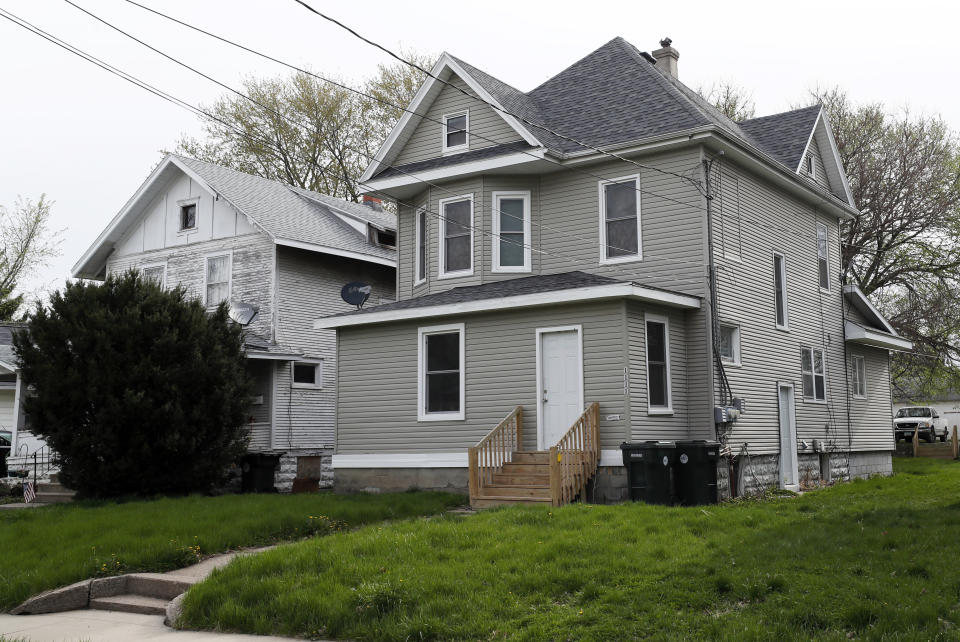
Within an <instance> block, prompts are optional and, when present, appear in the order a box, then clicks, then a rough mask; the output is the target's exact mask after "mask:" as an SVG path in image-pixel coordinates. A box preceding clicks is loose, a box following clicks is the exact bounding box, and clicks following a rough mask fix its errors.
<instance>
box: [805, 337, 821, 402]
mask: <svg viewBox="0 0 960 642" xmlns="http://www.w3.org/2000/svg"><path fill="white" fill-rule="evenodd" d="M800 369H801V371H802V373H803V397H804V399H811V400H813V401H826V400H827V375H826V370H825V366H824V362H823V350H819V349H817V348H800Z"/></svg>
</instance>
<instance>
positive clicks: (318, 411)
mask: <svg viewBox="0 0 960 642" xmlns="http://www.w3.org/2000/svg"><path fill="white" fill-rule="evenodd" d="M393 274H394V273H393V269H391V268H388V267H386V266H380V265H373V264H369V263H365V262H363V261H357V260H354V259H346V258H340V257H331V256H328V255H324V254H319V253H316V252H309V251H307V250H300V249H294V248H287V247H279V248H277V326H276V328H277V329H276V331H277V341H278V342H279V343H280V345H282V346H283V347H284V348H287V349H290V350H294V351H296V352H300V353H303V355H304V359H306V360H318V359H319V360H321V361H322V365H321V368H320V374H321V386H320V387H319V388H317V389H314V388H294V387H292V385H291V383H292V374H293V364H292V362H278V363H277V365H276V404H275V410H274V430H273V439H272V443H271V445H272V447H273V448H274V449H279V450H283V449H288V448H320V447H332V446H333V445H334V441H335V437H334V435H335V430H336V416H335V413H336V394H337V393H336V390H337V388H336V386H337V380H336V372H337V362H336V359H337V354H336V332H335V331H334V330H315V329H314V328H313V322H314V321H315V320H316V319H318V318H320V317H324V316H329V315H331V314H338V313H341V312H349V311H350V310H352V309H353V306H351V305H349V304H347V303H346V302H344V301H343V299H341V298H340V289H341V288H342V287H343V286H344V285H345V284H347V283H349V282H352V281H363V282H366V283H369V284H370V285H372V286H373V291H372V293H371V295H370V299H368V304H369V305H377V304H379V303H386V302H390V301H393V299H394V278H393Z"/></svg>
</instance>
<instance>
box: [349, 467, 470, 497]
mask: <svg viewBox="0 0 960 642" xmlns="http://www.w3.org/2000/svg"><path fill="white" fill-rule="evenodd" d="M335 475H336V484H334V487H333V489H334V491H335V492H338V493H396V492H403V491H407V490H412V489H417V490H438V491H445V492H448V493H463V494H467V493H468V492H469V483H470V482H469V474H468V471H467V469H466V468H339V469H337V470H336V472H335Z"/></svg>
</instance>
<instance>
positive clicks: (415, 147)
mask: <svg viewBox="0 0 960 642" xmlns="http://www.w3.org/2000/svg"><path fill="white" fill-rule="evenodd" d="M448 82H449V83H450V84H451V85H453V86H454V87H457V88H459V89H462V90H464V91H466V92H467V93H468V94H470V96H464V95H463V94H462V93H460V92H459V91H457V90H456V89H453V88H452V87H446V86H444V87H443V88H442V89H441V90H440V93H439V94H438V95H437V98H436V99H435V100H434V102H433V103H432V104H431V105H430V108H429V109H428V110H427V112H426V115H427V117H428V118H424V119H422V120H421V121H420V124H419V125H417V127H416V128H415V129H414V131H413V133H412V134H411V135H410V138H409V139H408V140H407V142H406V144H405V145H404V146H403V149H401V150H400V152H399V153H398V154H397V156H396V158H395V159H394V160H393V161H392V163H391V164H393V165H406V164H407V163H415V162H418V161H422V160H427V159H430V158H437V157H439V156H441V155H443V126H442V125H441V124H440V123H441V122H443V116H444V114H454V113H457V112H462V111H464V110H469V112H470V116H469V125H468V127H469V129H468V134H469V136H468V139H469V140H468V142H469V149H470V150H471V151H472V150H476V149H483V148H485V147H492V146H494V145H502V144H505V143H512V142H516V141H518V140H522V139H521V137H520V135H519V134H517V132H515V131H514V130H513V128H512V127H510V125H508V124H507V123H506V121H505V120H503V118H502V117H501V116H500V115H499V114H498V113H497V112H496V111H494V110H493V109H492V108H491V107H490V106H488V105H486V104H484V103H483V102H481V101H480V100H479V98H477V95H476V94H475V93H474V92H473V90H472V89H470V88H469V87H468V86H467V84H466V83H465V82H463V80H461V79H460V78H459V77H457V76H451V77H450V79H449V80H448ZM493 141H495V142H493Z"/></svg>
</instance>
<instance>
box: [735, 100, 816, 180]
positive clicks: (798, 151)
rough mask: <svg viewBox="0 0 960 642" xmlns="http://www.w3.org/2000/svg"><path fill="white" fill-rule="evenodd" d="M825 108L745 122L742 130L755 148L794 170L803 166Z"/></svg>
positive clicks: (797, 111) (802, 110) (798, 110)
mask: <svg viewBox="0 0 960 642" xmlns="http://www.w3.org/2000/svg"><path fill="white" fill-rule="evenodd" d="M821 109H822V107H821V106H820V105H813V106H811V107H804V108H803V109H795V110H793V111H788V112H783V113H782V114H773V115H771V116H762V117H760V118H753V119H751V120H745V121H743V122H741V123H740V127H741V128H742V129H743V131H744V132H746V134H747V136H748V137H749V138H751V139H752V140H753V141H754V142H755V143H756V145H757V146H758V147H759V148H760V149H762V150H764V151H765V152H767V153H768V154H770V155H771V156H772V157H773V158H775V159H776V160H778V161H779V162H781V163H783V164H784V165H786V166H787V167H789V168H790V169H791V170H793V171H796V169H797V168H798V167H800V161H801V159H802V157H803V152H804V150H805V149H806V148H807V142H808V141H809V140H810V133H811V132H812V131H813V126H814V125H815V124H816V122H817V116H818V115H819V114H820V110H821Z"/></svg>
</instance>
